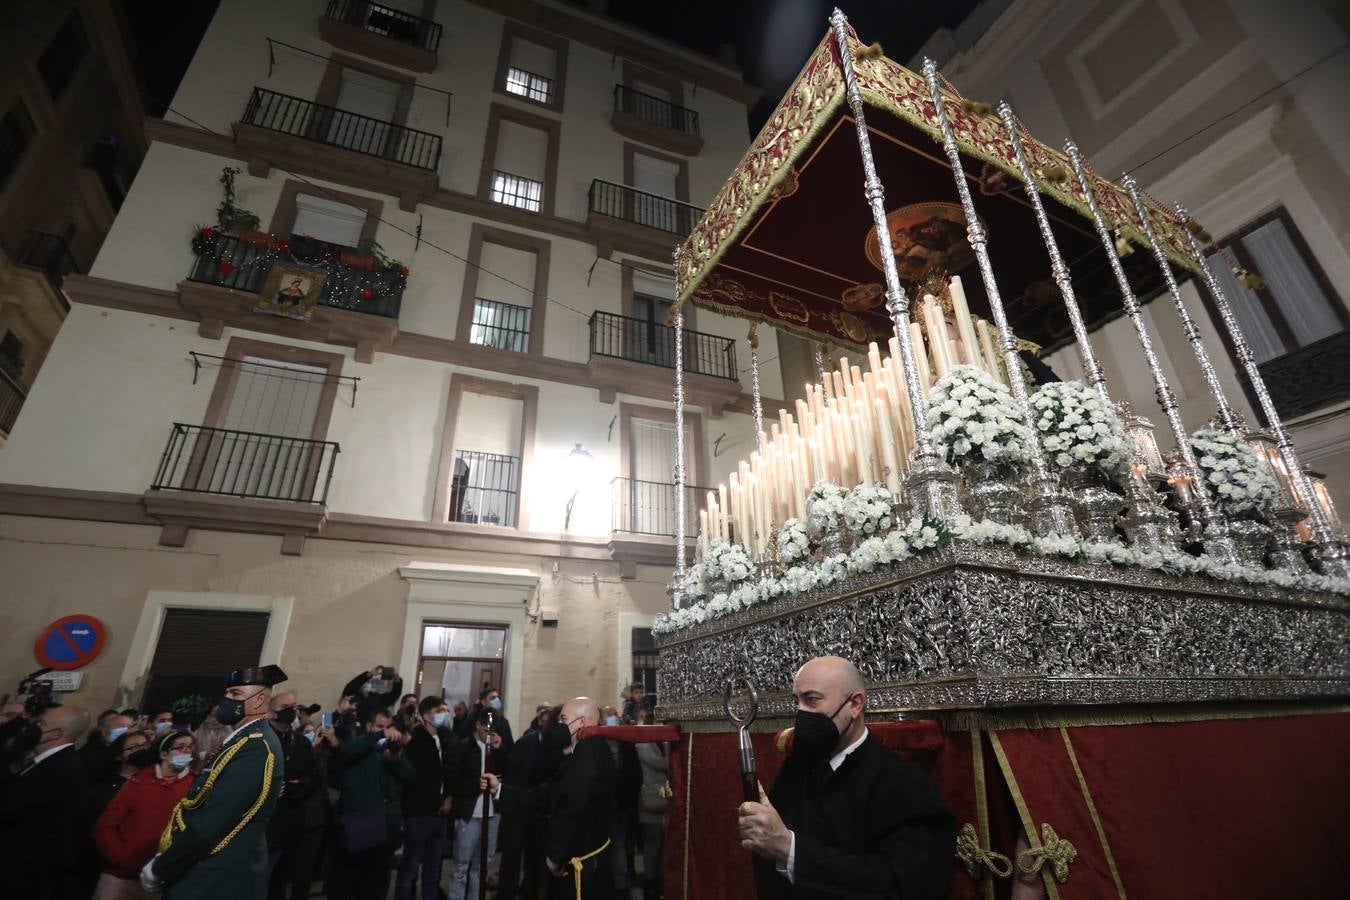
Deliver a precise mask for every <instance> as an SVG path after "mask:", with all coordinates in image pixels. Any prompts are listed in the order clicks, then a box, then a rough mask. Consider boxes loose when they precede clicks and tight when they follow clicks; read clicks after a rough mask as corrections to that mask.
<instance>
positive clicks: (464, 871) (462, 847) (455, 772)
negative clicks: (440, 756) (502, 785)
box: [450, 709, 506, 900]
mask: <svg viewBox="0 0 1350 900" xmlns="http://www.w3.org/2000/svg"><path fill="white" fill-rule="evenodd" d="M494 719H495V717H494V716H493V715H492V712H491V710H489V709H480V710H479V711H478V721H477V722H476V723H475V726H474V730H473V737H472V738H471V739H470V740H469V742H468V743H467V744H463V745H462V746H461V747H460V749H459V752H458V753H457V758H456V759H455V761H454V762H453V766H452V769H451V772H452V774H451V790H452V792H453V794H454V801H453V805H452V807H451V813H452V814H453V816H454V819H455V854H454V856H455V862H454V866H453V867H452V868H451V870H450V900H465V898H469V900H473V898H476V897H477V896H478V879H479V877H480V876H481V873H480V871H479V869H480V863H481V860H480V850H479V847H480V845H481V843H482V835H483V817H484V816H485V815H486V816H487V817H488V852H487V855H488V856H489V857H491V856H492V854H493V853H494V852H495V851H496V847H497V824H498V822H500V821H501V817H500V816H499V815H498V814H497V812H498V811H497V804H496V803H495V802H489V801H487V800H486V798H484V797H483V791H482V789H481V787H480V781H479V779H480V778H481V776H482V774H483V773H484V772H500V771H502V770H503V769H505V768H506V750H505V749H504V748H505V741H504V740H503V738H502V736H501V735H499V734H497V733H496V731H495V730H493V731H489V730H488V725H489V723H492V724H493V725H495V721H494Z"/></svg>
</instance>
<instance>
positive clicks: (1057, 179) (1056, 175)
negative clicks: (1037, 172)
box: [1041, 163, 1069, 184]
mask: <svg viewBox="0 0 1350 900" xmlns="http://www.w3.org/2000/svg"><path fill="white" fill-rule="evenodd" d="M1041 176H1042V177H1043V178H1045V180H1046V181H1049V182H1051V183H1053V184H1061V183H1063V182H1064V181H1067V180H1068V178H1069V173H1068V171H1067V170H1065V168H1064V167H1063V166H1061V165H1060V164H1059V163H1051V164H1050V165H1048V166H1046V167H1045V168H1044V169H1041Z"/></svg>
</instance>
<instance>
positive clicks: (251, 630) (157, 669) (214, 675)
mask: <svg viewBox="0 0 1350 900" xmlns="http://www.w3.org/2000/svg"><path fill="white" fill-rule="evenodd" d="M270 618H271V617H270V614H268V613H265V612H242V611H235V610H219V609H196V608H192V609H175V608H169V609H166V610H165V611H164V623H163V625H162V626H161V627H160V631H159V640H158V642H157V643H156V644H155V654H154V656H153V657H152V659H151V661H150V669H149V671H148V672H147V673H146V684H145V691H144V693H143V694H142V696H141V701H140V702H141V708H142V709H153V708H156V707H172V706H173V705H174V703H175V702H176V701H178V700H183V699H188V698H191V697H194V696H199V697H202V698H205V699H206V700H215V699H218V698H219V697H220V696H221V695H222V694H223V693H224V692H225V676H226V675H228V674H229V673H230V672H232V671H234V670H235V669H240V668H243V667H245V666H256V665H258V663H259V662H260V661H261V660H260V657H261V654H262V648H263V641H264V640H266V638H267V625H268V622H269V620H270Z"/></svg>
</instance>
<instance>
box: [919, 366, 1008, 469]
mask: <svg viewBox="0 0 1350 900" xmlns="http://www.w3.org/2000/svg"><path fill="white" fill-rule="evenodd" d="M924 416H925V418H926V419H927V421H928V427H929V429H930V432H931V434H932V438H933V443H934V444H935V445H936V446H937V447H938V448H939V449H940V450H941V451H942V452H943V453H944V454H945V455H946V458H947V462H949V463H951V464H952V465H953V466H957V467H964V466H970V465H991V466H996V467H999V468H1003V469H1012V470H1014V471H1017V470H1020V469H1022V468H1023V467H1024V466H1026V465H1027V463H1029V462H1030V461H1031V453H1030V450H1029V442H1030V439H1031V432H1030V431H1029V430H1028V428H1027V424H1026V418H1025V416H1024V415H1023V414H1022V410H1021V409H1020V408H1019V407H1018V405H1017V402H1016V401H1015V400H1014V399H1013V396H1012V394H1011V393H1010V392H1009V391H1008V388H1007V387H1006V386H1004V385H1003V384H1001V383H1000V382H998V381H996V380H995V379H994V377H993V376H992V375H990V374H989V373H988V372H986V371H984V370H983V369H979V368H976V367H975V366H968V365H956V366H952V368H951V369H950V370H949V371H948V372H947V374H946V375H944V376H943V377H942V378H940V379H939V380H938V383H937V384H935V385H933V389H932V391H931V392H929V395H928V404H927V407H926V408H925V410H924Z"/></svg>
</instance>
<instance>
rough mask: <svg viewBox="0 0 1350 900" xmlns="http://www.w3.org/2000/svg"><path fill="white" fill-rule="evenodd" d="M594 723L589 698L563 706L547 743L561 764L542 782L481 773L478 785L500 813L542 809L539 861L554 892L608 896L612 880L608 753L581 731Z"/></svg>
mask: <svg viewBox="0 0 1350 900" xmlns="http://www.w3.org/2000/svg"><path fill="white" fill-rule="evenodd" d="M599 723H600V707H599V706H598V705H596V702H595V701H594V700H592V699H591V698H589V697H573V698H572V699H571V700H568V701H567V702H566V703H564V704H563V708H562V713H561V714H560V715H559V717H558V723H557V725H556V726H555V727H554V728H552V729H550V731H549V734H550V736H551V741H553V742H555V743H556V744H557V745H561V746H562V748H563V762H562V765H561V766H560V767H559V769H558V771H557V773H556V774H554V776H553V777H552V778H550V779H549V780H548V782H547V783H545V784H543V785H540V786H539V787H537V788H523V787H516V786H513V785H509V784H508V785H502V783H501V779H500V778H498V777H497V776H495V775H490V774H489V775H484V776H483V785H484V786H485V787H486V788H488V789H489V790H490V791H492V792H493V793H494V794H495V795H496V796H497V798H498V799H499V800H500V801H501V805H502V811H503V812H506V813H526V814H528V813H530V812H537V811H539V810H547V814H548V825H547V826H546V827H545V832H544V857H545V859H544V862H545V865H547V866H548V869H549V871H550V872H551V873H552V874H553V875H555V876H557V879H558V880H557V881H555V882H554V890H555V892H556V891H560V892H561V893H559V894H558V896H566V897H575V896H580V897H581V898H583V900H610V898H611V897H613V895H614V878H613V874H612V868H611V866H612V863H611V862H610V855H609V826H610V819H611V811H612V810H613V809H614V782H615V779H616V777H617V775H616V771H615V768H614V757H613V755H612V754H611V753H610V752H609V747H608V746H607V745H606V744H605V739H604V738H601V737H587V736H585V733H584V730H583V729H585V728H587V727H594V726H596V725H598V724H599Z"/></svg>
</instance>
